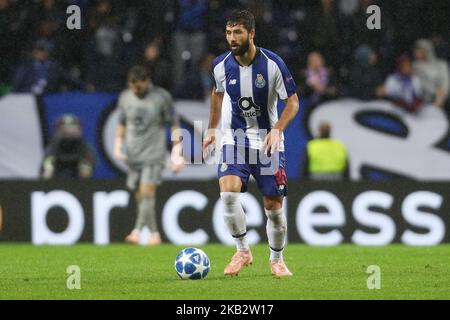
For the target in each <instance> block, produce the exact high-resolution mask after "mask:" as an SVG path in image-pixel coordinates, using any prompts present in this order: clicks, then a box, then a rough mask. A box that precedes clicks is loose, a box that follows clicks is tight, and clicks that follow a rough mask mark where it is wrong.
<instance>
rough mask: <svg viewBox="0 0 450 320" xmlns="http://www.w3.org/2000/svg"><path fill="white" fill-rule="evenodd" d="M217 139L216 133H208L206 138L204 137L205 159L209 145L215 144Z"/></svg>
mask: <svg viewBox="0 0 450 320" xmlns="http://www.w3.org/2000/svg"><path fill="white" fill-rule="evenodd" d="M215 141H216V136H215V135H214V134H208V133H207V134H206V136H205V139H203V146H202V153H203V159H206V157H207V156H208V146H209V145H211V144H213V146H214V142H215Z"/></svg>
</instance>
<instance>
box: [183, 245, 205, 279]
mask: <svg viewBox="0 0 450 320" xmlns="http://www.w3.org/2000/svg"><path fill="white" fill-rule="evenodd" d="M209 268H210V264H209V258H208V256H207V255H206V253H204V252H203V250H201V249H198V248H192V247H189V248H185V249H183V250H181V251H180V252H179V253H178V255H177V257H176V258H175V271H176V272H177V274H178V276H179V277H180V278H181V279H183V280H186V279H191V280H197V279H203V278H204V277H206V275H207V274H208V272H209Z"/></svg>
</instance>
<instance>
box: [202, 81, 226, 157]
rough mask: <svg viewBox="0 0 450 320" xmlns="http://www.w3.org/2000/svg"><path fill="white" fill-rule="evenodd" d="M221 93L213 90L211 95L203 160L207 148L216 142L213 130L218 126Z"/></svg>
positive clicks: (220, 111) (220, 110)
mask: <svg viewBox="0 0 450 320" xmlns="http://www.w3.org/2000/svg"><path fill="white" fill-rule="evenodd" d="M222 102H223V92H218V91H217V90H216V89H215V88H214V89H213V90H212V93H211V106H210V113H209V123H208V131H207V132H206V136H205V138H204V139H203V148H202V149H203V158H206V149H207V147H208V146H209V145H210V144H212V143H214V141H215V140H216V135H215V130H216V128H217V125H218V124H219V120H220V115H221V113H222Z"/></svg>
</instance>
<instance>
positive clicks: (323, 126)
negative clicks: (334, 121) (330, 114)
mask: <svg viewBox="0 0 450 320" xmlns="http://www.w3.org/2000/svg"><path fill="white" fill-rule="evenodd" d="M330 134H331V125H330V124H329V123H328V122H326V121H322V122H321V123H320V124H319V137H320V138H329V137H330Z"/></svg>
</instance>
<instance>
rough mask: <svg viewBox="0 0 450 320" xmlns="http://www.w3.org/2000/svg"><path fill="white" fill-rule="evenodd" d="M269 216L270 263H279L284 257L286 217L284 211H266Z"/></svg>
mask: <svg viewBox="0 0 450 320" xmlns="http://www.w3.org/2000/svg"><path fill="white" fill-rule="evenodd" d="M264 211H265V212H266V216H267V224H266V231H267V238H268V240H269V247H270V261H272V262H274V261H278V260H280V259H281V258H282V257H283V249H284V244H285V239H286V227H287V224H286V217H285V215H284V214H283V209H282V208H280V209H276V210H267V209H264Z"/></svg>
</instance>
